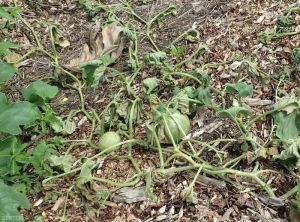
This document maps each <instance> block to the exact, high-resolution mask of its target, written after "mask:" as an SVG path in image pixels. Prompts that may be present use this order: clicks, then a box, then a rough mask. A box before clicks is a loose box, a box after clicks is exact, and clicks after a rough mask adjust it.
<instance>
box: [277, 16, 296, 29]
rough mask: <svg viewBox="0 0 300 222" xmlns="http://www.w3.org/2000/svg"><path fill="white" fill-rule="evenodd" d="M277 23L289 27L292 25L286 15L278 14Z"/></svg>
mask: <svg viewBox="0 0 300 222" xmlns="http://www.w3.org/2000/svg"><path fill="white" fill-rule="evenodd" d="M277 25H278V26H279V27H290V26H291V25H292V22H291V20H290V18H289V17H288V16H284V15H283V16H279V17H278V18H277Z"/></svg>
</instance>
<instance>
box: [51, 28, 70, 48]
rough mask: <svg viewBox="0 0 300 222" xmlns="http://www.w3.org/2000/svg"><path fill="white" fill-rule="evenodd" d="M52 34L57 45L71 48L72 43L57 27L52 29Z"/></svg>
mask: <svg viewBox="0 0 300 222" xmlns="http://www.w3.org/2000/svg"><path fill="white" fill-rule="evenodd" d="M52 33H53V37H54V41H55V44H56V45H59V46H60V47H62V48H66V47H68V46H70V42H69V41H68V40H67V39H66V38H65V37H64V36H63V35H62V34H61V32H60V31H59V30H58V28H57V27H55V26H53V27H52Z"/></svg>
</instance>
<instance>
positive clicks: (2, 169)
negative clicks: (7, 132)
mask: <svg viewBox="0 0 300 222" xmlns="http://www.w3.org/2000/svg"><path fill="white" fill-rule="evenodd" d="M25 147H26V144H22V143H20V142H19V141H18V140H17V138H16V137H9V138H6V139H5V140H2V141H0V175H1V176H5V175H8V174H10V175H16V174H18V173H19V171H20V169H21V165H20V163H23V162H24V159H25V158H26V153H24V152H22V151H23V150H24V148H25Z"/></svg>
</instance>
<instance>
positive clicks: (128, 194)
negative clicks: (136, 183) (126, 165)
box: [112, 186, 147, 204]
mask: <svg viewBox="0 0 300 222" xmlns="http://www.w3.org/2000/svg"><path fill="white" fill-rule="evenodd" d="M112 200H113V201H115V202H125V203H128V204H130V203H135V202H140V201H145V200H147V195H146V191H145V187H144V186H143V187H133V188H127V187H126V188H122V189H120V190H118V191H117V192H116V193H115V194H114V195H113V197H112Z"/></svg>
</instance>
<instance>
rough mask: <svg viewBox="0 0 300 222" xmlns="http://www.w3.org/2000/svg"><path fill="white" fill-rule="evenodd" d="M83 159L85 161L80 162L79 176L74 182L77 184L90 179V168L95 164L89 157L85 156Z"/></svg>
mask: <svg viewBox="0 0 300 222" xmlns="http://www.w3.org/2000/svg"><path fill="white" fill-rule="evenodd" d="M83 161H85V162H84V163H83V164H82V167H81V171H80V174H79V178H78V180H77V183H76V184H77V185H78V186H80V185H83V184H85V183H87V182H89V181H91V178H92V169H93V167H94V166H95V162H94V161H92V160H91V159H87V158H85V159H84V160H83Z"/></svg>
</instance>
